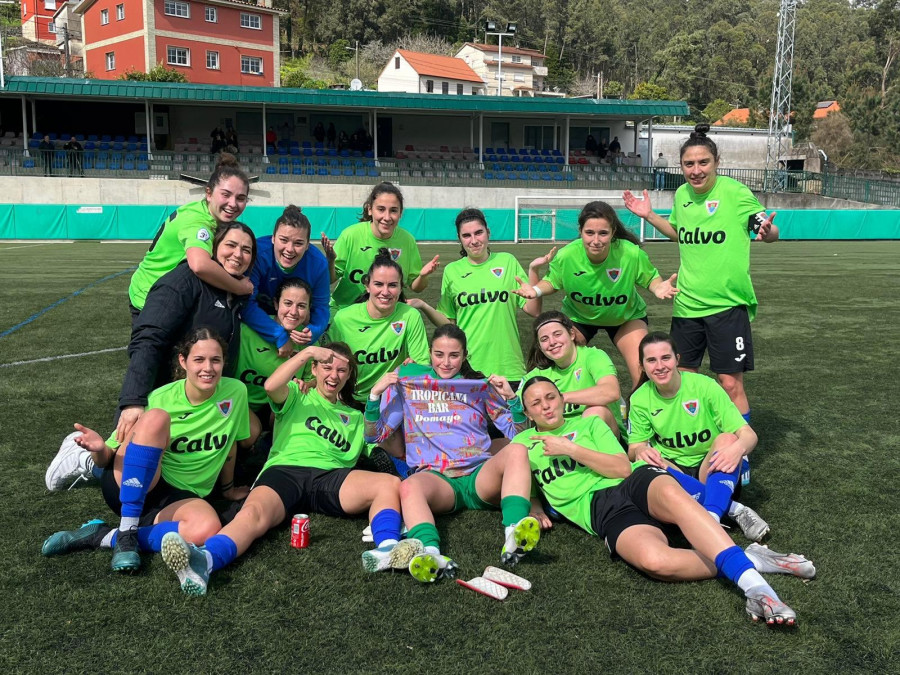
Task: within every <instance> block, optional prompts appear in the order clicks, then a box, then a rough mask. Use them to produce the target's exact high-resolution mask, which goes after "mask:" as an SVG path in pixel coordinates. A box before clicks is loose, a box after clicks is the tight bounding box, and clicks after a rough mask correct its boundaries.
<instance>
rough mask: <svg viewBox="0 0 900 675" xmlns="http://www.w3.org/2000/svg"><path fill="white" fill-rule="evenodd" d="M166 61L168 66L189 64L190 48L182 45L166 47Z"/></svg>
mask: <svg viewBox="0 0 900 675" xmlns="http://www.w3.org/2000/svg"><path fill="white" fill-rule="evenodd" d="M166 63H168V64H169V65H170V66H189V65H191V50H190V49H185V48H184V47H166Z"/></svg>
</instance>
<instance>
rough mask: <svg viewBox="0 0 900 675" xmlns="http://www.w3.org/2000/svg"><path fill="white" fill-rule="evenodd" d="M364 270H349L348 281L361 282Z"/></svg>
mask: <svg viewBox="0 0 900 675" xmlns="http://www.w3.org/2000/svg"><path fill="white" fill-rule="evenodd" d="M365 273H366V271H365V270H350V281H352V282H353V283H354V284H361V283H362V278H363V275H364V274H365Z"/></svg>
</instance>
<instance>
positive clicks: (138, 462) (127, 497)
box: [119, 441, 163, 518]
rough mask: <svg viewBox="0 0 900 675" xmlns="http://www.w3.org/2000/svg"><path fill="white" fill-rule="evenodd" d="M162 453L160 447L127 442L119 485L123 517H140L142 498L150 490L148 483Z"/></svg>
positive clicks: (142, 507) (142, 504)
mask: <svg viewBox="0 0 900 675" xmlns="http://www.w3.org/2000/svg"><path fill="white" fill-rule="evenodd" d="M162 453H163V451H162V448H154V447H153V446H150V445H138V444H137V443H135V442H133V441H132V442H131V443H129V444H128V447H127V448H126V450H125V461H124V463H123V465H122V484H121V486H120V487H119V501H120V502H122V513H121V515H122V517H123V518H140V516H141V512H142V511H143V510H144V498H145V497H146V496H147V493H148V492H149V491H150V483H151V482H153V476H154V475H156V469H157V467H159V460H160V458H161V457H162Z"/></svg>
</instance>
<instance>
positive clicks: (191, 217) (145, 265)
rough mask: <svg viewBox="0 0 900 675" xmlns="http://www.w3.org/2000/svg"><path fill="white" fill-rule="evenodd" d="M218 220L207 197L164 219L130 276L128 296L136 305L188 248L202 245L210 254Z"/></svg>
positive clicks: (138, 304)
mask: <svg viewBox="0 0 900 675" xmlns="http://www.w3.org/2000/svg"><path fill="white" fill-rule="evenodd" d="M217 225H218V223H217V222H216V219H215V218H213V217H212V216H211V215H210V213H209V208H208V207H207V205H206V200H205V199H201V200H200V201H199V202H191V203H190V204H185V205H184V206H182V207H181V208H179V209H178V210H177V211H175V213H173V214H172V215H171V216H170V217H169V219H168V220H167V221H166V222H165V223H163V225H162V226H161V227H160V228H159V231H158V232H157V233H156V238H155V239H154V240H153V243H152V244H150V250H149V251H147V253H146V254H145V255H144V259H143V260H141V263H140V265H138V268H137V269H136V270H135V271H134V274H133V275H132V276H131V285H129V287H128V297H129V299H130V300H131V304H132V305H134V306H135V307H136V308H137V309H143V308H144V302H145V301H146V300H147V293H149V292H150V288H151V287H152V286H153V284H155V283H156V282H157V280H158V279H159V278H160V277H161V276H162V275H164V274H165V273H166V272H171V271H172V270H174V269H175V267H176V266H177V265H178V263H180V262H181V261H182V260H184V258H185V256H187V250H188V249H189V248H195V247H196V248H202V249H203V250H204V251H206V252H207V253H208V254H209V256H210V257H212V242H213V237H214V236H215V235H216V227H217Z"/></svg>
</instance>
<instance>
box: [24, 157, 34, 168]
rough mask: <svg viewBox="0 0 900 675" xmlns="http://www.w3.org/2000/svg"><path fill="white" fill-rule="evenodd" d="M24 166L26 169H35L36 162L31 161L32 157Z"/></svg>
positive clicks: (26, 160) (28, 158) (27, 159)
mask: <svg viewBox="0 0 900 675" xmlns="http://www.w3.org/2000/svg"><path fill="white" fill-rule="evenodd" d="M22 166H23V167H25V168H26V169H33V168H34V160H33V159H31V157H27V158H26V159H25V161H24V162H22Z"/></svg>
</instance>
